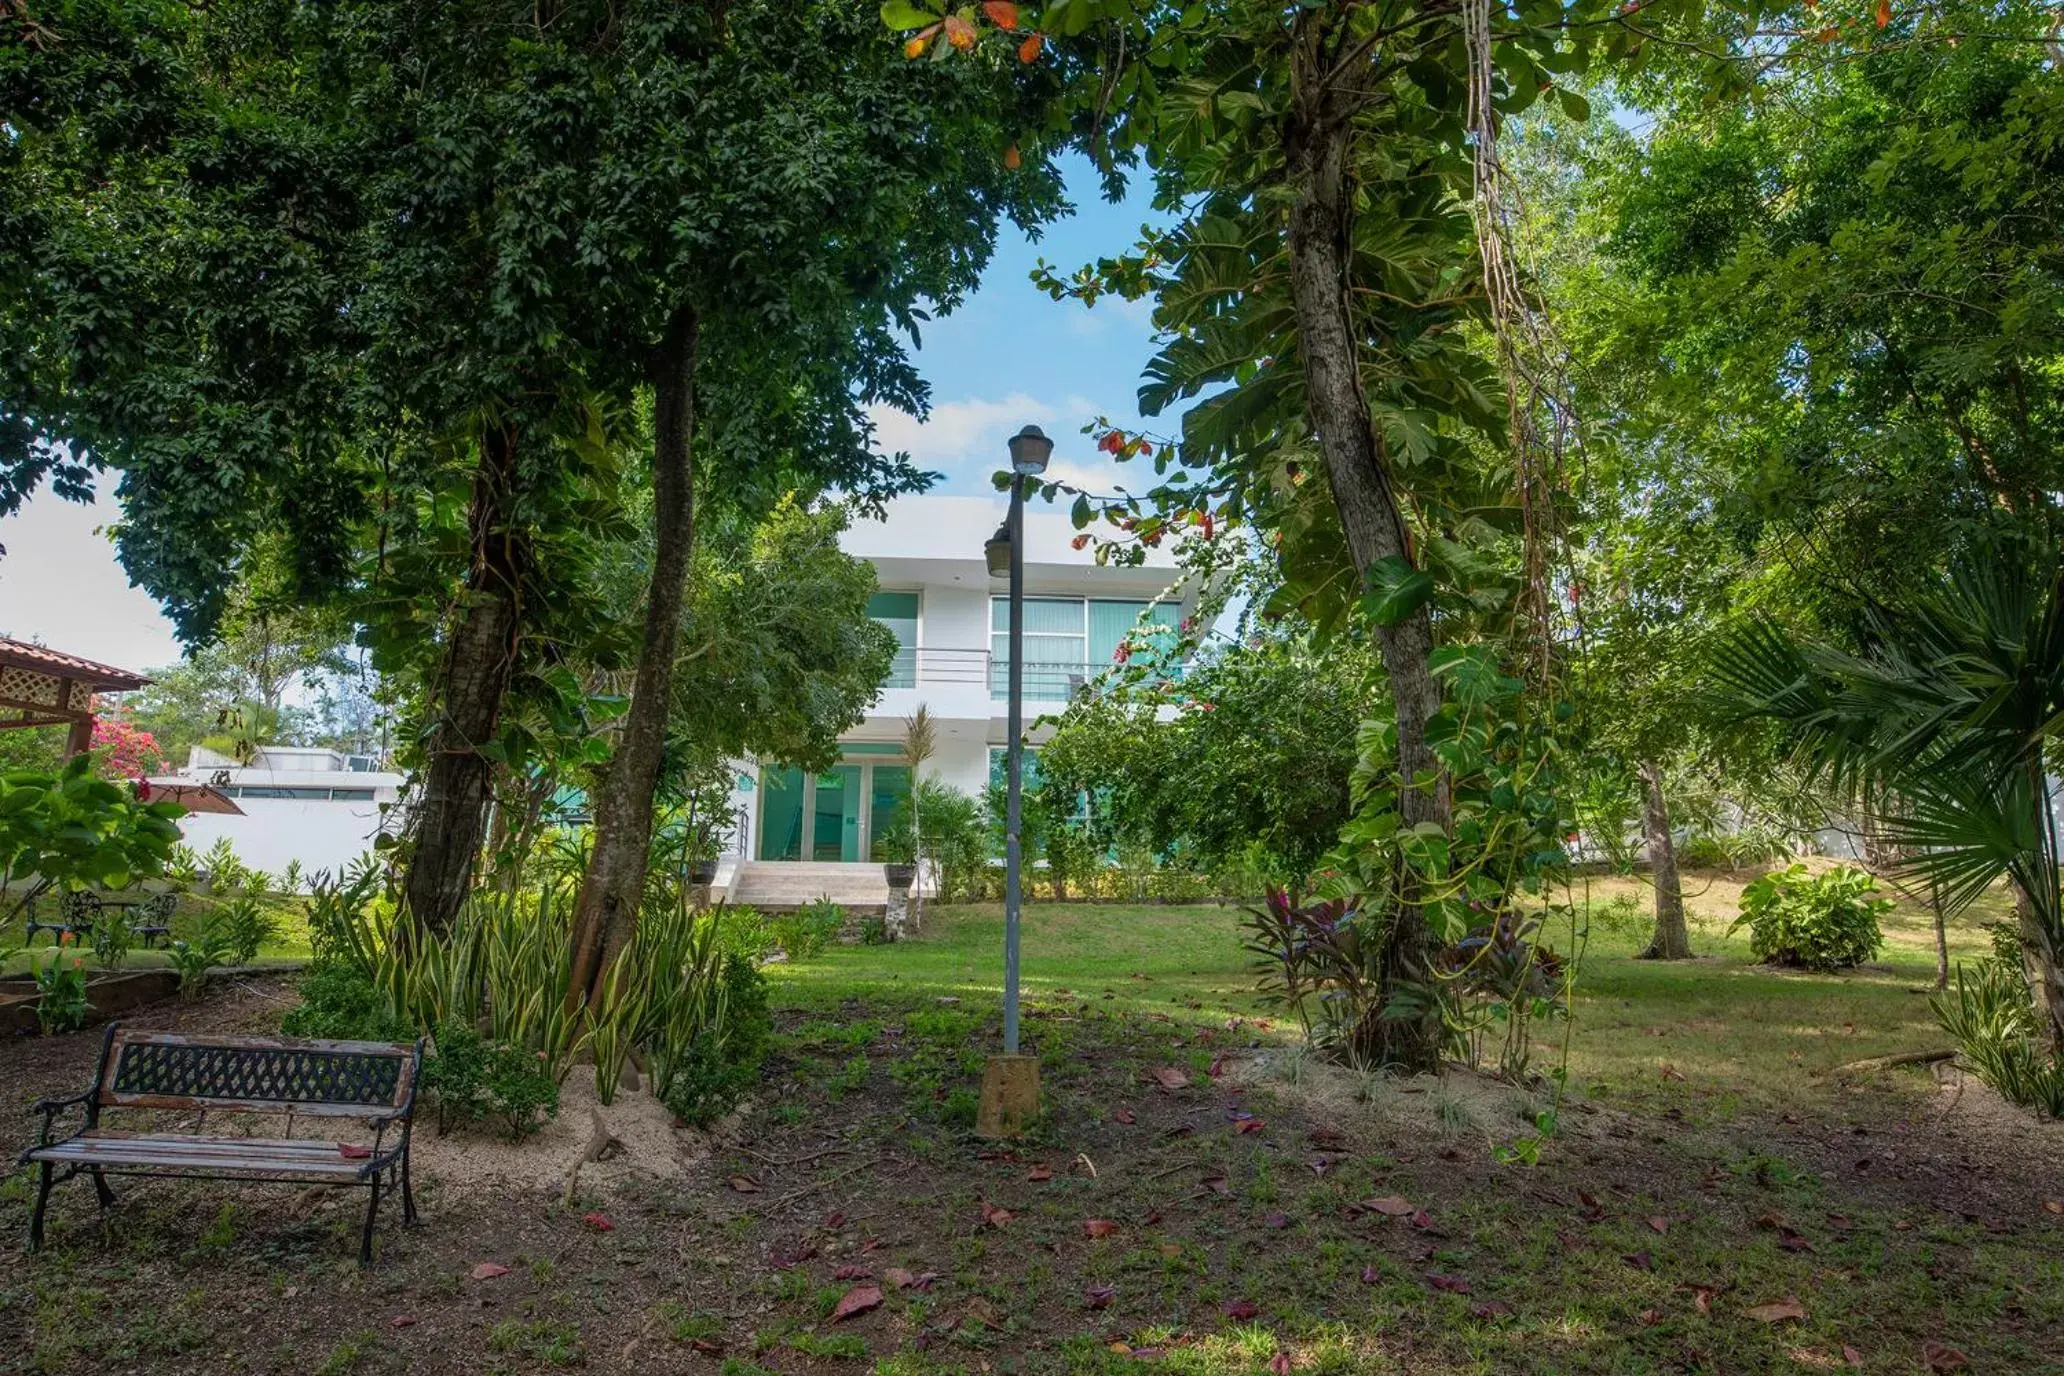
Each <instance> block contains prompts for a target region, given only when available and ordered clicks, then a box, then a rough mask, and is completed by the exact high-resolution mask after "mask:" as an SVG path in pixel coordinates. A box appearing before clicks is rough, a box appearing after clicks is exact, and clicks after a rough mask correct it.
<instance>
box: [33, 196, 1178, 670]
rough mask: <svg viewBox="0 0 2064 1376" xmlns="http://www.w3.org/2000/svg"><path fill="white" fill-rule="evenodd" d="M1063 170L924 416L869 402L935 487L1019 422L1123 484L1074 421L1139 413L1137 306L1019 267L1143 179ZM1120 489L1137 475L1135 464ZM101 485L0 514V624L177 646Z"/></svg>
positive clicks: (967, 318)
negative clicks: (1129, 182) (126, 553)
mask: <svg viewBox="0 0 2064 1376" xmlns="http://www.w3.org/2000/svg"><path fill="white" fill-rule="evenodd" d="M1067 170H1068V185H1069V191H1070V195H1071V197H1072V199H1073V200H1074V202H1075V206H1076V213H1075V214H1074V215H1073V216H1071V217H1069V218H1067V219H1064V220H1062V221H1060V222H1058V223H1057V224H1054V225H1051V226H1048V228H1047V230H1046V232H1045V234H1044V235H1043V236H1042V238H1041V239H1040V240H1039V242H1037V243H1033V242H1031V241H1029V240H1027V239H1026V238H1025V237H1024V236H1023V235H1021V234H1019V233H1017V232H1016V231H1015V230H1012V229H1009V228H1008V227H1006V229H1005V232H1004V235H1003V238H1002V240H1001V242H1000V243H999V244H998V246H997V252H996V256H995V258H994V260H993V261H992V262H991V263H990V266H989V270H988V272H987V273H986V274H985V276H984V278H983V282H982V286H981V288H980V289H979V290H978V291H976V292H975V293H974V294H973V295H972V296H971V297H970V298H969V300H968V302H967V304H966V305H965V306H963V307H962V308H961V309H960V310H959V311H958V312H956V313H955V314H954V315H952V316H949V317H947V318H945V319H943V320H935V321H934V322H932V324H931V325H930V326H929V327H928V328H927V329H926V330H925V331H924V333H923V341H922V347H921V348H920V349H919V350H918V353H917V362H918V366H919V368H920V369H921V370H922V371H923V373H924V375H925V377H926V378H927V379H929V381H930V382H931V384H932V415H931V419H930V420H929V422H927V423H925V424H922V425H920V424H919V423H917V422H916V421H915V420H913V419H912V418H910V417H907V416H903V415H901V414H899V413H895V412H886V411H884V412H878V413H877V414H876V417H875V419H876V422H877V424H878V425H879V427H880V436H879V437H880V439H881V441H882V443H883V446H884V447H885V448H888V449H892V450H893V449H902V450H907V451H909V453H910V454H911V456H912V457H913V458H914V459H916V460H917V462H918V463H919V464H920V465H922V466H923V467H925V468H928V469H932V470H934V471H937V472H939V473H942V474H944V475H945V480H944V481H943V482H942V483H941V484H940V485H939V486H938V487H937V488H936V489H935V490H936V491H940V492H947V493H955V494H960V495H967V496H974V495H981V494H986V493H989V492H991V491H993V489H992V488H991V486H990V482H989V475H990V474H991V473H993V472H995V471H996V470H997V469H998V468H999V467H1001V466H1002V464H1003V463H1004V462H1005V458H1006V454H1005V450H1004V441H1005V440H1006V439H1007V438H1008V437H1009V436H1010V435H1012V434H1014V433H1015V432H1016V431H1017V429H1018V428H1019V427H1020V426H1022V425H1024V424H1026V423H1028V422H1030V423H1032V424H1036V425H1038V426H1040V427H1041V428H1043V429H1044V430H1045V431H1046V432H1047V434H1049V435H1051V436H1052V437H1053V438H1054V442H1055V448H1054V459H1053V465H1052V468H1051V470H1050V471H1051V472H1052V473H1053V474H1054V475H1055V476H1057V477H1061V478H1064V479H1067V480H1071V481H1084V482H1087V483H1088V484H1090V485H1093V486H1095V487H1097V488H1099V489H1100V490H1108V489H1109V487H1110V486H1111V485H1112V484H1113V483H1114V482H1117V481H1122V480H1123V478H1122V475H1121V473H1120V472H1119V470H1118V468H1117V466H1115V465H1112V464H1111V463H1109V462H1108V461H1107V460H1105V459H1104V457H1103V456H1102V455H1099V454H1098V453H1097V452H1096V450H1095V446H1094V443H1093V441H1092V439H1091V438H1090V437H1088V436H1085V435H1083V434H1081V433H1080V432H1081V428H1082V426H1083V425H1085V424H1087V423H1088V422H1089V421H1091V420H1093V419H1095V418H1096V417H1097V416H1098V415H1100V414H1101V415H1106V416H1109V417H1110V418H1111V420H1112V421H1113V422H1115V423H1117V424H1119V425H1121V426H1123V427H1125V428H1128V429H1131V428H1135V427H1136V426H1137V425H1138V415H1137V411H1136V407H1137V396H1138V389H1139V379H1140V372H1141V369H1142V368H1143V367H1144V366H1145V364H1146V361H1147V359H1148V358H1149V357H1150V356H1151V354H1152V353H1153V343H1152V337H1151V335H1152V332H1151V329H1150V327H1149V325H1148V319H1147V307H1146V304H1145V303H1144V302H1140V303H1128V302H1123V301H1116V300H1110V299H1106V300H1104V301H1102V302H1099V303H1098V305H1097V306H1096V307H1095V308H1094V309H1092V310H1085V309H1084V308H1083V307H1082V306H1080V305H1079V304H1077V303H1075V302H1072V301H1063V302H1055V301H1050V300H1048V299H1047V297H1046V294H1045V293H1044V292H1041V291H1040V290H1038V289H1037V288H1036V287H1034V286H1033V285H1032V283H1031V280H1030V276H1029V274H1030V273H1031V271H1032V268H1033V266H1034V265H1035V264H1036V263H1037V262H1038V260H1039V259H1040V258H1041V257H1042V256H1043V257H1045V259H1046V260H1047V261H1048V262H1049V263H1051V264H1053V265H1054V266H1055V267H1056V268H1058V269H1060V270H1062V271H1064V272H1072V271H1073V270H1074V269H1075V268H1077V267H1079V266H1081V265H1082V264H1083V263H1087V262H1090V261H1093V260H1094V259H1096V258H1098V257H1099V256H1102V255H1107V254H1112V253H1116V252H1118V251H1120V250H1122V249H1124V248H1127V247H1129V246H1130V245H1131V244H1132V243H1134V242H1135V241H1136V240H1137V238H1138V235H1139V229H1140V226H1141V225H1142V224H1143V223H1144V222H1146V221H1147V220H1148V219H1150V218H1151V216H1150V213H1149V211H1148V208H1147V197H1146V194H1145V192H1144V190H1141V191H1140V192H1138V193H1137V194H1135V195H1134V196H1133V197H1132V198H1131V199H1130V200H1129V201H1128V202H1126V203H1125V204H1122V205H1109V204H1106V203H1105V202H1104V200H1103V198H1102V196H1101V194H1100V192H1099V189H1098V185H1097V182H1096V180H1095V178H1094V176H1093V175H1092V173H1091V171H1090V168H1089V165H1088V164H1087V163H1086V162H1085V161H1083V160H1081V159H1075V160H1073V161H1072V162H1071V163H1069V164H1068V169H1067ZM1149 471H1151V470H1149ZM1131 485H1133V486H1135V487H1142V486H1145V485H1146V484H1145V482H1144V480H1143V477H1141V476H1135V477H1134V478H1133V479H1132V481H1131ZM113 487H114V483H113V480H112V479H111V478H110V479H108V480H106V481H104V482H103V484H102V486H101V499H100V501H99V502H97V503H95V504H94V505H92V506H85V507H82V506H77V505H75V504H73V503H70V502H63V501H59V500H58V499H57V498H55V497H53V496H51V495H50V494H49V493H48V492H47V491H46V492H43V493H40V494H38V495H37V496H36V497H35V498H34V499H32V500H31V501H30V502H29V503H28V504H27V505H26V506H25V507H24V508H23V509H22V511H21V512H20V513H18V514H17V515H15V516H13V517H10V518H8V519H7V520H5V521H0V544H4V545H5V546H6V550H7V553H6V556H5V557H4V558H0V634H4V635H9V636H14V637H16V638H19V639H27V640H39V641H42V642H43V643H45V644H48V645H50V646H51V647H53V648H56V649H62V650H65V651H68V652H70V653H72V654H79V655H85V656H87V657H88V658H91V659H98V660H102V661H105V662H107V663H111V664H117V665H121V666H123V667H125V668H153V667H156V666H159V665H163V664H168V663H171V662H172V661H173V660H175V659H177V658H178V656H179V649H178V645H177V643H176V642H175V641H174V639H173V637H172V627H171V623H170V622H168V621H166V620H165V618H164V617H163V616H161V615H160V614H159V613H158V609H157V607H156V605H155V604H154V603H153V602H152V601H151V599H150V598H149V597H148V596H147V595H146V594H145V593H144V592H143V591H142V590H141V589H138V588H135V587H132V586H130V585H129V581H128V578H127V576H126V575H125V574H124V573H123V572H122V569H121V566H120V565H119V564H117V563H116V562H115V557H114V549H113V546H112V544H111V543H110V542H109V541H108V540H107V538H106V537H105V535H103V534H102V533H100V528H101V527H103V526H105V525H106V524H107V523H108V522H111V521H113V520H114V519H116V512H115V510H114V505H113V499H112V496H111V495H110V494H111V493H112V491H113Z"/></svg>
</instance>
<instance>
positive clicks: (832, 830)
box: [810, 764, 860, 860]
mask: <svg viewBox="0 0 2064 1376" xmlns="http://www.w3.org/2000/svg"><path fill="white" fill-rule="evenodd" d="M810 811H811V814H812V815H811V819H810V820H811V832H810V858H811V859H812V860H858V859H859V858H860V766H859V765H857V764H841V765H834V766H832V767H831V768H830V769H828V770H826V771H825V772H824V773H822V774H819V775H818V776H817V779H816V783H815V786H814V787H813V789H812V797H811V805H810Z"/></svg>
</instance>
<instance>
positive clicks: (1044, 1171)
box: [1025, 1161, 1053, 1180]
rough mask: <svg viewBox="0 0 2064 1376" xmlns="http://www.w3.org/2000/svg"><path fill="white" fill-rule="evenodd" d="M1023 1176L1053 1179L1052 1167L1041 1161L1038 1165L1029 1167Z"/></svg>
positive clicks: (1034, 1178)
mask: <svg viewBox="0 0 2064 1376" xmlns="http://www.w3.org/2000/svg"><path fill="white" fill-rule="evenodd" d="M1025 1178H1026V1179H1027V1180H1051V1179H1053V1167H1052V1166H1049V1165H1047V1164H1046V1163H1045V1162H1044V1161H1042V1162H1040V1163H1039V1164H1038V1165H1036V1166H1034V1167H1033V1168H1032V1169H1031V1171H1029V1172H1028V1173H1027V1174H1026V1176H1025Z"/></svg>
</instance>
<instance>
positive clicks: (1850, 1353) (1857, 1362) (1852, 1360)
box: [1842, 1343, 1863, 1366]
mask: <svg viewBox="0 0 2064 1376" xmlns="http://www.w3.org/2000/svg"><path fill="white" fill-rule="evenodd" d="M1842 1360H1843V1361H1845V1362H1847V1363H1849V1365H1851V1366H1862V1365H1863V1354H1862V1353H1861V1352H1858V1351H1857V1350H1856V1349H1855V1348H1853V1347H1851V1346H1849V1344H1847V1343H1843V1344H1842Z"/></svg>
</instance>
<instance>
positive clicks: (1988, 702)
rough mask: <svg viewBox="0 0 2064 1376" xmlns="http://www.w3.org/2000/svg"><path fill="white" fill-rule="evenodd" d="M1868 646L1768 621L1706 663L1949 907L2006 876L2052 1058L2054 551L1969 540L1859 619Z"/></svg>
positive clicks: (2056, 931) (2060, 926) (2058, 954)
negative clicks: (1932, 571)
mask: <svg viewBox="0 0 2064 1376" xmlns="http://www.w3.org/2000/svg"><path fill="white" fill-rule="evenodd" d="M1868 630H1869V632H1870V634H1869V639H1870V641H1871V644H1870V647H1869V648H1868V649H1866V650H1864V651H1862V652H1861V653H1855V654H1852V653H1849V652H1846V651H1843V650H1840V649H1836V648H1834V647H1832V646H1828V645H1819V644H1802V643H1800V642H1798V641H1795V640H1793V639H1792V638H1791V637H1789V636H1787V635H1786V634H1784V633H1783V632H1782V631H1780V630H1779V629H1777V628H1776V627H1774V626H1771V625H1768V624H1760V625H1754V626H1751V627H1749V628H1748V629H1746V630H1744V631H1742V632H1741V633H1739V634H1738V635H1737V636H1735V637H1734V638H1733V639H1731V640H1729V641H1727V642H1725V643H1724V644H1723V645H1722V646H1721V648H1720V649H1719V651H1718V652H1717V655H1716V658H1715V662H1714V669H1715V676H1716V678H1717V679H1718V681H1719V685H1720V688H1721V690H1722V692H1723V694H1724V695H1725V697H1726V698H1727V699H1728V700H1729V701H1730V703H1731V704H1732V706H1733V709H1734V715H1736V716H1737V717H1739V718H1741V719H1764V720H1768V721H1771V722H1774V723H1775V724H1776V725H1777V727H1778V728H1779V730H1780V731H1781V732H1783V734H1784V736H1785V738H1786V741H1787V743H1788V744H1789V746H1790V747H1791V750H1792V753H1793V756H1794V758H1795V759H1796V760H1797V761H1798V762H1799V763H1800V764H1802V765H1804V766H1805V767H1806V769H1807V771H1808V773H1809V775H1812V776H1814V777H1816V778H1818V779H1819V780H1821V781H1824V782H1826V783H1828V784H1830V785H1832V786H1833V787H1834V788H1836V789H1837V790H1839V791H1840V792H1842V793H1843V794H1845V795H1847V796H1850V797H1853V798H1856V799H1857V800H1859V801H1860V802H1861V803H1862V805H1863V806H1864V807H1865V808H1867V809H1868V810H1869V811H1870V812H1871V814H1872V815H1873V816H1874V817H1876V818H1877V819H1879V820H1880V821H1881V823H1882V825H1883V826H1884V829H1885V832H1886V835H1887V838H1888V839H1889V840H1891V841H1892V842H1893V843H1894V844H1895V845H1897V846H1900V847H1901V848H1903V849H1904V851H1905V852H1906V858H1905V859H1904V860H1903V861H1902V862H1901V863H1902V866H1903V868H1905V869H1906V870H1907V871H1908V872H1909V873H1910V874H1911V875H1912V876H1913V877H1914V878H1915V879H1917V880H1919V881H1920V882H1922V883H1925V884H1927V885H1929V886H1930V888H1931V889H1932V890H1933V891H1934V892H1935V893H1937V894H1938V895H1939V896H1940V901H1941V903H1942V904H1943V906H1944V907H1945V908H1946V909H1947V910H1948V911H1950V912H1952V913H1954V912H1956V911H1958V910H1959V909H1962V908H1964V907H1965V906H1967V905H1968V904H1969V903H1970V902H1971V901H1972V900H1973V899H1975V898H1977V897H1978V896H1979V895H1980V894H1982V893H1984V892H1985V891H1986V890H1987V889H1988V888H1990V887H1991V886H1992V885H1993V884H1994V883H1996V882H1998V881H1999V880H2000V879H2001V878H2005V879H2008V880H2009V881H2011V883H2012V885H2013V888H2014V900H2015V902H2014V906H2015V910H2016V914H2017V916H2018V919H2019V923H2018V925H2019V930H2020V937H2021V947H2022V951H2023V953H2024V954H2025V956H2026V964H2027V973H2028V975H2029V980H2030V985H2031V993H2032V995H2033V997H2034V999H2035V1004H2036V1011H2037V1013H2038V1015H2039V1017H2040V1021H2041V1025H2043V1026H2045V1027H2046V1028H2047V1030H2048V1035H2049V1042H2050V1048H2051V1053H2052V1055H2053V1057H2056V1058H2059V1059H2064V899H2060V896H2059V892H2058V878H2059V871H2058V859H2059V857H2058V826H2057V814H2056V808H2055V800H2054V798H2053V797H2052V790H2051V783H2050V778H2049V775H2048V773H2047V772H2046V770H2045V768H2044V754H2045V752H2046V750H2047V749H2048V748H2049V747H2050V744H2051V742H2052V741H2053V740H2055V739H2057V738H2058V737H2059V735H2060V734H2064V564H2060V563H2058V562H2057V559H2056V556H2055V555H2054V554H2051V555H2048V556H2047V557H2046V558H2045V559H2043V560H2040V561H2030V560H2028V559H2024V558H2021V557H2017V556H2014V555H2011V554H2006V553H2002V552H2000V551H1997V550H1985V549H1980V550H1977V551H1974V552H1972V553H1971V554H1969V555H1967V556H1964V557H1961V558H1959V559H1958V560H1957V561H1956V562H1955V563H1954V564H1953V565H1952V567H1951V569H1950V571H1949V573H1948V575H1947V576H1946V577H1945V578H1943V579H1942V580H1941V582H1940V583H1939V584H1938V585H1937V586H1936V587H1934V588H1933V589H1932V590H1930V591H1929V592H1928V593H1927V594H1926V595H1924V596H1922V597H1920V598H1918V599H1916V600H1915V601H1914V602H1913V603H1912V605H1910V606H1908V607H1906V608H1904V609H1902V610H1901V611H1899V612H1897V613H1891V612H1882V613H1879V614H1877V615H1875V616H1873V617H1872V618H1871V621H1870V624H1869V627H1868Z"/></svg>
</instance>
